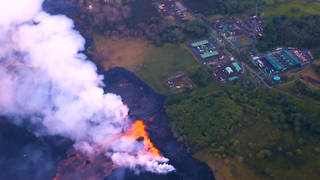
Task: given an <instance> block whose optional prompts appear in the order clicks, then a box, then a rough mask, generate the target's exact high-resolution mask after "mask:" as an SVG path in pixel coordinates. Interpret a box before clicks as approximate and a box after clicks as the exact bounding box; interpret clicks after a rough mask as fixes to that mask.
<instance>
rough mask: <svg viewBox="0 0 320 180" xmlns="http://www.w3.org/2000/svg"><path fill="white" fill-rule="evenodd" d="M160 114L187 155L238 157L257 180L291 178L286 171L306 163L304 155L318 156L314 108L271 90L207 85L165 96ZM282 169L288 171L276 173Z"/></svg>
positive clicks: (319, 145) (317, 115) (319, 114)
mask: <svg viewBox="0 0 320 180" xmlns="http://www.w3.org/2000/svg"><path fill="white" fill-rule="evenodd" d="M213 84H215V82H213ZM166 109H167V113H168V115H169V117H170V118H171V125H172V129H173V132H175V133H176V135H177V136H178V139H179V140H180V141H183V142H184V143H185V144H186V146H187V147H188V148H189V150H190V151H191V152H192V153H197V152H199V151H202V150H203V149H209V154H210V156H213V157H214V158H217V159H226V158H231V159H232V158H236V157H241V158H243V159H244V160H243V161H244V164H245V165H246V166H247V167H250V168H251V169H253V170H254V171H255V173H257V174H258V175H259V176H261V177H266V178H272V177H277V178H278V179H279V178H280V177H282V178H290V176H296V174H291V175H290V174H288V175H287V171H286V170H289V169H296V170H298V169H299V167H301V166H302V165H305V164H308V163H310V162H308V159H309V158H308V157H306V154H308V156H312V157H318V156H316V154H317V153H319V152H320V141H319V136H320V121H319V119H320V111H319V109H320V108H319V106H314V105H312V104H310V103H307V102H301V101H300V100H297V99H295V98H293V97H291V96H289V95H287V94H284V93H281V92H279V91H276V90H271V89H265V88H242V87H239V86H227V87H218V86H216V85H212V84H211V85H209V86H207V87H203V88H199V89H197V90H195V91H189V92H185V93H183V94H177V95H174V96H171V97H169V98H168V99H167V102H166ZM312 154H313V155H312ZM279 158H280V159H282V158H285V159H286V161H285V162H282V161H280V160H279ZM276 160H277V161H276ZM283 163H285V164H286V165H287V164H290V167H286V165H284V164H283ZM271 164H273V165H272V166H271ZM318 165H319V164H316V163H315V164H313V165H312V166H314V169H313V170H315V171H317V170H316V169H317V168H320V167H319V166H318ZM283 166H285V167H286V168H288V169H286V168H284V169H283V170H282V171H280V172H279V171H277V168H282V167H283ZM306 167H307V166H306ZM300 172H301V171H300ZM313 175H314V174H311V175H310V179H312V177H313ZM299 177H300V176H296V178H298V179H299Z"/></svg>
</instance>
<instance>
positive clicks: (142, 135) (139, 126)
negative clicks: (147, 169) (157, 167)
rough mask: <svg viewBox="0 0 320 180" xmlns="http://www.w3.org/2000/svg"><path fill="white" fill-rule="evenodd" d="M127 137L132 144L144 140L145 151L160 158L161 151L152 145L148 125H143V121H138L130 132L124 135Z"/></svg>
mask: <svg viewBox="0 0 320 180" xmlns="http://www.w3.org/2000/svg"><path fill="white" fill-rule="evenodd" d="M124 136H125V137H127V138H128V139H129V140H130V141H131V142H135V141H137V140H139V139H142V141H143V144H144V150H145V151H147V152H150V153H151V154H153V155H155V156H157V157H160V152H159V150H158V149H157V148H156V147H154V145H153V144H152V142H151V140H150V138H149V136H148V133H147V131H146V125H145V124H144V123H143V121H141V120H138V121H136V122H135V123H134V124H133V125H132V126H131V128H130V129H129V131H128V132H126V133H125V134H124Z"/></svg>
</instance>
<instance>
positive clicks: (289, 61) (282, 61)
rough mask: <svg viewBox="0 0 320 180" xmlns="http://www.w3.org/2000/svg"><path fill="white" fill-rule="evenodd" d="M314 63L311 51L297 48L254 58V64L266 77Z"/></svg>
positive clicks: (280, 49) (278, 49)
mask: <svg viewBox="0 0 320 180" xmlns="http://www.w3.org/2000/svg"><path fill="white" fill-rule="evenodd" d="M312 61H313V56H312V54H311V52H310V51H309V50H300V49H296V48H277V49H276V50H274V51H272V52H267V53H265V54H263V55H261V56H254V57H253V58H252V62H253V63H254V64H255V65H256V66H257V67H258V68H259V69H260V70H261V71H262V72H263V73H264V74H265V75H266V77H270V76H272V75H274V74H279V73H281V72H285V71H289V70H291V69H294V68H299V67H303V66H305V65H306V64H309V63H310V62H312Z"/></svg>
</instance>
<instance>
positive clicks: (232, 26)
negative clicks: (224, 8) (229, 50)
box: [211, 16, 263, 49]
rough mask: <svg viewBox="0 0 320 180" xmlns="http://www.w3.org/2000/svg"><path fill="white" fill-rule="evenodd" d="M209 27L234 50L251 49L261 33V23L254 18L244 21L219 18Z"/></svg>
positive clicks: (232, 18) (233, 18)
mask: <svg viewBox="0 0 320 180" xmlns="http://www.w3.org/2000/svg"><path fill="white" fill-rule="evenodd" d="M211 26H212V28H213V29H214V31H215V32H217V33H218V34H219V35H220V36H222V37H223V38H224V39H225V40H226V41H227V42H229V44H231V45H232V46H233V48H236V49H242V48H246V47H251V46H252V45H254V42H255V41H256V39H257V37H259V36H261V35H262V31H263V22H262V20H261V19H259V18H258V17H256V16H250V17H248V18H246V19H244V20H241V19H240V18H238V17H229V18H221V19H217V20H214V21H213V22H212V23H211Z"/></svg>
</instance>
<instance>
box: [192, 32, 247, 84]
mask: <svg viewBox="0 0 320 180" xmlns="http://www.w3.org/2000/svg"><path fill="white" fill-rule="evenodd" d="M189 48H190V49H191V50H192V52H193V53H194V54H195V55H196V56H197V58H198V59H199V61H200V62H201V63H202V64H204V65H206V66H207V67H208V68H210V69H212V70H213V76H214V77H216V78H217V79H219V80H220V81H223V82H225V81H229V82H232V81H235V80H236V79H238V78H239V77H240V76H241V74H242V73H243V69H242V67H241V66H240V65H239V63H238V62H236V61H235V60H234V58H233V57H230V56H228V55H227V54H226V53H225V52H224V50H223V49H221V48H220V46H219V45H218V44H217V42H216V41H215V40H214V39H213V38H209V39H205V40H199V41H193V42H191V43H189Z"/></svg>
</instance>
